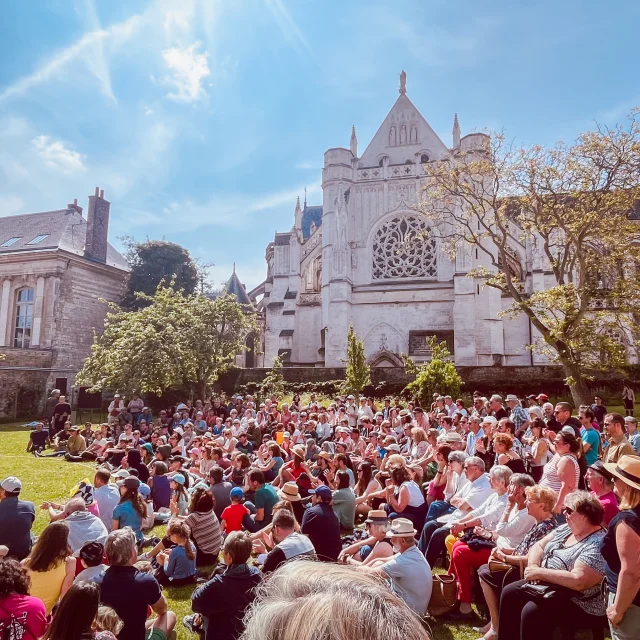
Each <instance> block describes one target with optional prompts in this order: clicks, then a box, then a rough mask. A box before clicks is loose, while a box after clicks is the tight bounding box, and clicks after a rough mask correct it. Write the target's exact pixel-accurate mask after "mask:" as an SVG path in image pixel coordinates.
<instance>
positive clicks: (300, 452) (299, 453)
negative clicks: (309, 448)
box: [291, 444, 305, 458]
mask: <svg viewBox="0 0 640 640" xmlns="http://www.w3.org/2000/svg"><path fill="white" fill-rule="evenodd" d="M291 451H292V452H293V453H295V454H296V455H297V456H300V457H301V458H304V453H305V452H304V447H303V446H302V445H299V444H297V445H296V446H295V447H292V448H291Z"/></svg>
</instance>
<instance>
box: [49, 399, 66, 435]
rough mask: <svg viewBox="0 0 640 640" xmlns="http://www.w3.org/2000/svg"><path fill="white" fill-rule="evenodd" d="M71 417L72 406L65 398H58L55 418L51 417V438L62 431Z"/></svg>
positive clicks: (54, 410)
mask: <svg viewBox="0 0 640 640" xmlns="http://www.w3.org/2000/svg"><path fill="white" fill-rule="evenodd" d="M70 415H71V405H70V404H69V403H68V402H67V399H66V398H65V397H64V396H59V397H58V404H57V405H56V406H55V407H54V409H53V416H52V417H51V428H50V429H49V437H50V438H53V436H55V435H56V433H58V431H62V429H63V427H64V423H65V422H66V421H67V420H68V419H69V416H70Z"/></svg>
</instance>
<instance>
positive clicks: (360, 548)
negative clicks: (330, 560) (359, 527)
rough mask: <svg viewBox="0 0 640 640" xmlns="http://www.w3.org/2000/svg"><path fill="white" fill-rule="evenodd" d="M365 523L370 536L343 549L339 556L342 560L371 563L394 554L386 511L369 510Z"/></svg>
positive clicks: (347, 562) (350, 562) (346, 562)
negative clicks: (388, 533) (388, 532)
mask: <svg viewBox="0 0 640 640" xmlns="http://www.w3.org/2000/svg"><path fill="white" fill-rule="evenodd" d="M365 525H366V527H367V532H368V533H369V537H368V538H365V539H364V540H359V541H358V542H355V543H354V544H352V545H350V546H348V547H346V548H345V549H343V550H342V551H341V552H340V555H339V556H338V560H339V561H340V562H344V563H345V564H360V563H362V564H365V565H370V564H371V563H372V562H374V561H375V560H379V559H382V560H385V559H386V558H390V557H391V556H392V555H393V543H392V542H391V539H390V538H388V537H387V531H389V525H390V521H389V518H387V514H386V512H385V511H383V510H382V509H373V510H371V511H369V517H368V518H367V519H366V520H365Z"/></svg>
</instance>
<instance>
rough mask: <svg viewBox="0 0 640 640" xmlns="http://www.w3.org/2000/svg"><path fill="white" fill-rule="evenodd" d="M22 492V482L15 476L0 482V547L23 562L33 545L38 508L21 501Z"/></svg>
mask: <svg viewBox="0 0 640 640" xmlns="http://www.w3.org/2000/svg"><path fill="white" fill-rule="evenodd" d="M20 491H22V482H20V480H18V478H16V477H15V476H9V477H8V478H5V479H4V480H3V481H2V482H0V545H4V546H5V547H8V548H9V551H8V553H7V555H8V556H13V557H14V558H16V559H18V560H23V559H24V558H26V557H27V556H28V555H29V552H30V551H31V545H32V543H33V538H32V537H31V527H32V526H33V521H34V520H35V519H36V507H35V505H34V504H33V502H27V501H26V500H20V499H19V496H20Z"/></svg>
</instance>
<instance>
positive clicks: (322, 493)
mask: <svg viewBox="0 0 640 640" xmlns="http://www.w3.org/2000/svg"><path fill="white" fill-rule="evenodd" d="M309 493H310V494H311V495H316V496H318V497H319V498H322V499H323V500H331V498H333V494H332V493H331V489H329V487H327V486H326V485H324V484H322V485H320V486H319V487H318V488H317V489H309Z"/></svg>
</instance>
